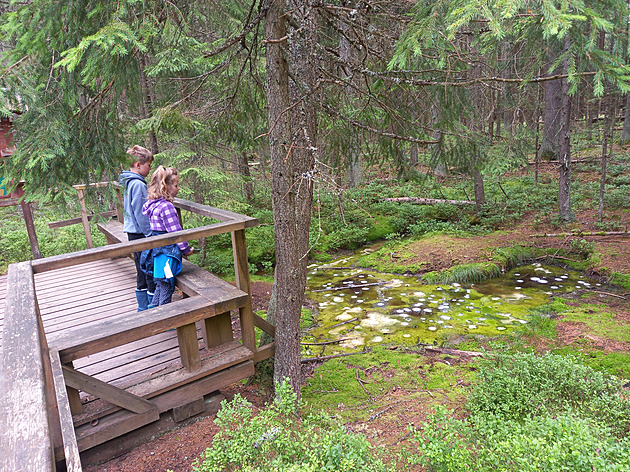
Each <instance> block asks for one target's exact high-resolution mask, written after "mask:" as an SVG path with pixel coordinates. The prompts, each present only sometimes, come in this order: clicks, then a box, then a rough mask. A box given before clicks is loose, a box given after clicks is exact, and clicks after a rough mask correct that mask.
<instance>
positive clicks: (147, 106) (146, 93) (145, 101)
mask: <svg viewBox="0 0 630 472" xmlns="http://www.w3.org/2000/svg"><path fill="white" fill-rule="evenodd" d="M139 67H140V87H141V89H142V115H143V116H142V117H143V118H144V119H147V118H149V117H150V116H151V114H152V113H153V101H154V100H153V94H152V93H151V88H150V87H149V81H148V80H147V74H146V72H145V68H146V58H145V56H144V54H140V59H139ZM149 140H150V141H151V144H150V147H151V152H152V153H153V154H157V153H159V152H160V148H159V146H158V140H157V136H156V134H155V131H153V130H151V131H149Z"/></svg>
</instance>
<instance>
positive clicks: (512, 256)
mask: <svg viewBox="0 0 630 472" xmlns="http://www.w3.org/2000/svg"><path fill="white" fill-rule="evenodd" d="M533 258H534V249H533V248H531V247H525V246H510V247H501V248H497V249H495V250H494V259H495V260H496V261H497V262H498V263H499V264H501V265H502V266H503V267H505V268H506V269H511V268H512V267H516V266H519V265H522V264H524V263H525V262H526V261H528V260H531V259H533Z"/></svg>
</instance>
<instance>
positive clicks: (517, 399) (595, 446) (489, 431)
mask: <svg viewBox="0 0 630 472" xmlns="http://www.w3.org/2000/svg"><path fill="white" fill-rule="evenodd" d="M478 366H479V369H480V370H479V381H478V382H477V384H476V385H475V387H474V389H473V391H472V393H471V395H470V396H469V399H468V403H467V406H468V409H469V410H470V412H471V416H469V417H468V418H467V419H464V420H461V419H456V418H453V417H452V416H450V415H449V414H448V412H447V410H446V409H445V408H444V407H438V408H436V412H435V414H433V415H431V416H429V418H428V421H427V422H426V423H425V424H424V425H423V427H422V429H416V428H415V427H414V428H411V431H412V433H413V435H414V437H415V439H416V440H418V442H419V446H418V451H417V453H416V452H411V453H410V455H411V456H412V460H411V462H413V463H419V464H422V465H423V466H425V467H426V468H427V470H431V471H434V472H442V471H443V472H447V471H448V472H459V471H461V472H464V471H469V470H478V471H506V472H507V471H512V470H524V471H531V472H534V471H540V470H544V471H548V472H561V471H567V470H571V471H584V472H589V471H592V470H602V471H604V470H605V471H608V470H610V471H622V470H628V467H630V455H629V454H630V440H628V439H627V438H626V437H624V436H625V435H627V433H628V428H629V427H630V402H629V401H628V399H627V398H626V397H624V395H623V391H622V389H621V382H619V381H618V380H617V379H616V378H614V377H610V376H606V375H604V374H601V373H599V372H596V371H594V370H592V369H590V368H588V367H586V366H584V365H582V364H580V363H577V362H576V361H575V359H574V358H573V357H570V356H558V355H553V354H547V355H545V356H542V357H541V356H537V355H535V354H524V353H519V354H515V355H505V354H503V355H501V354H496V355H493V356H491V357H486V358H485V359H482V360H481V361H480V362H479V364H478ZM615 435H618V436H620V437H621V439H620V438H617V437H615Z"/></svg>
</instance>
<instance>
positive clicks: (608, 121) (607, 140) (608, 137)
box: [597, 94, 615, 223]
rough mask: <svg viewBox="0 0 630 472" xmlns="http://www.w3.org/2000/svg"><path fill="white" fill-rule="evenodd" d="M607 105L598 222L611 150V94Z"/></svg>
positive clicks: (602, 209) (613, 107)
mask: <svg viewBox="0 0 630 472" xmlns="http://www.w3.org/2000/svg"><path fill="white" fill-rule="evenodd" d="M607 100H608V106H607V107H606V124H605V130H604V143H603V144H602V162H601V175H600V179H599V205H598V207H597V221H599V222H600V223H601V222H602V221H603V219H604V189H605V186H606V167H607V165H608V156H609V154H610V153H611V151H612V145H613V140H612V130H613V128H614V127H613V121H614V119H615V106H614V104H613V103H612V102H613V95H612V94H611V95H609V96H608V97H607Z"/></svg>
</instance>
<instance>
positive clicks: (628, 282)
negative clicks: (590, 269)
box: [609, 272, 630, 290]
mask: <svg viewBox="0 0 630 472" xmlns="http://www.w3.org/2000/svg"><path fill="white" fill-rule="evenodd" d="M609 282H610V283H611V284H614V285H619V286H620V287H623V288H625V289H626V290H630V274H622V273H621V272H613V273H612V275H611V276H610V280H609Z"/></svg>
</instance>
